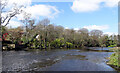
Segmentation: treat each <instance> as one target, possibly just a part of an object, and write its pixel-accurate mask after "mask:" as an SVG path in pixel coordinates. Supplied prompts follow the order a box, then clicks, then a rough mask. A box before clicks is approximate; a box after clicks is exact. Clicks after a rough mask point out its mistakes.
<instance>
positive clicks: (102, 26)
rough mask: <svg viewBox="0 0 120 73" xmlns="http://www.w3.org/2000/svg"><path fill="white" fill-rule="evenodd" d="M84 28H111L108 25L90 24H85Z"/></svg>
mask: <svg viewBox="0 0 120 73" xmlns="http://www.w3.org/2000/svg"><path fill="white" fill-rule="evenodd" d="M83 28H87V29H89V30H94V29H97V30H106V29H109V26H108V25H101V26H100V25H89V26H84V27H83Z"/></svg>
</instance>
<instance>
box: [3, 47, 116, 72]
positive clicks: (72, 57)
mask: <svg viewBox="0 0 120 73" xmlns="http://www.w3.org/2000/svg"><path fill="white" fill-rule="evenodd" d="M111 54H112V52H104V51H103V52H97V51H83V50H77V49H71V50H64V49H56V50H50V51H31V52H30V51H29V52H27V51H19V52H17V51H10V52H6V51H4V52H3V71H31V70H32V71H33V70H34V71H114V69H113V68H111V67H110V66H108V65H106V63H105V62H106V61H107V59H105V58H106V57H109V56H110V55H111Z"/></svg>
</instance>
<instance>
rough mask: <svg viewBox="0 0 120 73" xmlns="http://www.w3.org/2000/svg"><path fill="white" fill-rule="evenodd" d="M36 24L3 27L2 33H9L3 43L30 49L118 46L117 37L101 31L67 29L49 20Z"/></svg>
mask: <svg viewBox="0 0 120 73" xmlns="http://www.w3.org/2000/svg"><path fill="white" fill-rule="evenodd" d="M34 22H35V21H34V20H29V22H28V24H27V25H25V26H21V27H17V28H7V27H3V28H2V33H3V34H4V33H8V36H7V37H6V39H5V40H3V42H4V41H6V40H7V41H10V42H12V43H17V44H19V45H21V44H22V45H25V46H27V47H28V48H29V49H47V48H81V47H114V46H116V45H117V35H111V36H108V35H107V34H103V32H102V31H101V30H92V31H88V29H86V28H81V29H79V30H74V29H65V28H64V27H62V26H56V25H54V24H50V21H49V20H48V19H44V20H42V21H39V22H38V23H36V24H34ZM103 28H104V27H103Z"/></svg>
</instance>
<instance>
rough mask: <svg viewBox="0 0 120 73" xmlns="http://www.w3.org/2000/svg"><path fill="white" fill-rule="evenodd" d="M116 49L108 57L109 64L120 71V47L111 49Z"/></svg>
mask: <svg viewBox="0 0 120 73" xmlns="http://www.w3.org/2000/svg"><path fill="white" fill-rule="evenodd" d="M110 50H111V51H114V53H113V54H112V55H111V56H110V57H109V58H108V59H109V61H107V62H106V63H107V65H109V66H111V67H112V68H114V69H116V70H117V71H119V72H120V63H119V55H120V53H119V52H120V47H114V48H111V49H110Z"/></svg>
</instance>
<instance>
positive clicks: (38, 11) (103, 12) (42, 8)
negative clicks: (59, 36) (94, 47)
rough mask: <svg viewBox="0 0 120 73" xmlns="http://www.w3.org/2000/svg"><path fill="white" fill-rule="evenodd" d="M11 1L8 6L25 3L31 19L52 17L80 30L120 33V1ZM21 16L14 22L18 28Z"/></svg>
mask: <svg viewBox="0 0 120 73" xmlns="http://www.w3.org/2000/svg"><path fill="white" fill-rule="evenodd" d="M50 1H51V0H44V1H43V0H34V1H32V0H24V1H23V0H9V1H8V2H9V3H8V7H10V6H12V3H14V2H15V3H17V4H18V5H25V6H26V8H25V9H24V10H25V11H26V12H27V13H31V14H32V16H31V18H33V19H36V21H38V20H42V19H44V18H49V19H50V20H51V23H54V24H55V25H61V26H63V27H65V28H70V29H75V30H78V29H80V28H87V29H89V30H93V29H98V30H102V31H103V32H104V33H107V34H113V33H114V34H117V32H118V0H68V1H65V0H52V2H50ZM20 19H21V15H18V16H17V18H13V19H12V20H11V21H10V24H9V26H10V25H14V26H13V27H18V26H20V25H22V23H21V22H20V21H19V20H20Z"/></svg>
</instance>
